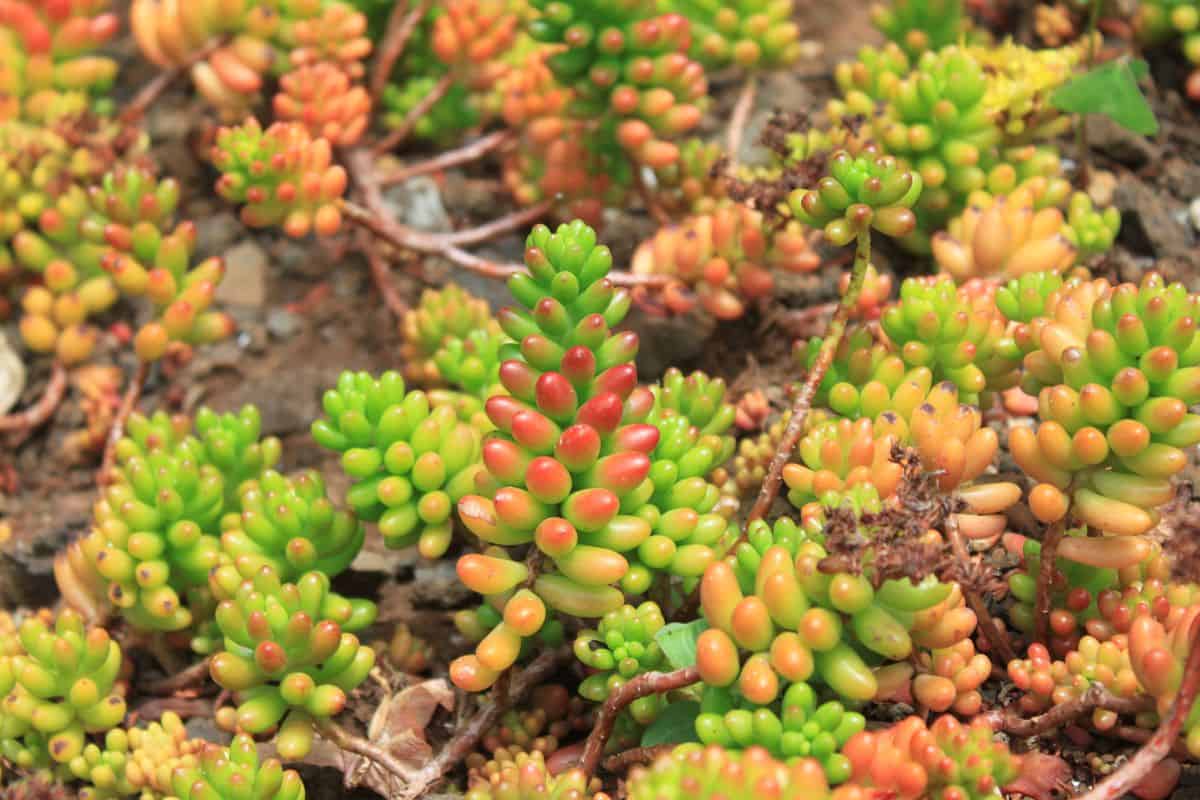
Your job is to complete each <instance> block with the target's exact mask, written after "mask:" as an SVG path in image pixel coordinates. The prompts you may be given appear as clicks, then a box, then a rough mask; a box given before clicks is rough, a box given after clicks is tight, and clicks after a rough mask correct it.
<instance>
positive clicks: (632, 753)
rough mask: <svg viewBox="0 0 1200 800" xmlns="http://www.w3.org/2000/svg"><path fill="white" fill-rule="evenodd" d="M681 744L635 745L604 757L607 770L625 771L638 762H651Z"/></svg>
mask: <svg viewBox="0 0 1200 800" xmlns="http://www.w3.org/2000/svg"><path fill="white" fill-rule="evenodd" d="M678 746H679V745H676V744H656V745H652V746H650V747H634V748H631V749H629V750H626V751H624V752H622V753H617V754H616V755H613V756H609V757H608V758H606V759H604V770H605V772H618V773H619V772H624V771H625V770H627V769H629V768H630V767H634V766H637V765H638V764H651V763H653V762H654V761H656V760H657V759H658V757H659V756H662V755H666V754H667V753H670V752H671V751H672V750H674V749H675V748H676V747H678Z"/></svg>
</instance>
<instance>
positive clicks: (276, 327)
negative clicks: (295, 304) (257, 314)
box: [267, 308, 304, 339]
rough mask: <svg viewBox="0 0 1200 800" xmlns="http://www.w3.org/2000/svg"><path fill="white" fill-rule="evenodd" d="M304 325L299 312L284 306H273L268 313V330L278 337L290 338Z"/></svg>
mask: <svg viewBox="0 0 1200 800" xmlns="http://www.w3.org/2000/svg"><path fill="white" fill-rule="evenodd" d="M303 327H304V319H303V318H302V317H301V316H300V315H299V314H293V313H292V312H291V311H288V310H287V309H283V308H273V309H271V311H269V312H268V313H267V332H268V333H270V334H271V335H272V336H274V337H275V338H276V339H290V338H292V337H293V336H295V335H296V334H297V333H299V332H300V329H301V328H303Z"/></svg>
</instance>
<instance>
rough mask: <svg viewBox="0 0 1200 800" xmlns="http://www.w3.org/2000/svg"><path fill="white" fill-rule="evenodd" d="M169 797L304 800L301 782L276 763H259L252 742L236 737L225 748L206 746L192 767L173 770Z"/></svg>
mask: <svg viewBox="0 0 1200 800" xmlns="http://www.w3.org/2000/svg"><path fill="white" fill-rule="evenodd" d="M169 791H170V792H171V795H172V796H174V797H177V798H179V800H205V798H210V797H237V796H239V795H240V794H241V793H248V794H249V795H250V796H252V797H256V798H263V799H264V800H304V782H303V781H302V780H301V779H300V774H299V773H298V772H296V771H294V770H290V769H289V770H284V768H283V765H282V764H280V762H279V760H278V759H274V758H272V759H268V760H266V761H262V760H260V759H259V756H258V748H257V746H256V745H255V743H254V740H253V739H252V738H250V737H249V736H246V735H244V734H241V735H238V736H235V737H234V738H233V741H232V742H230V743H229V746H228V747H220V746H218V745H215V744H212V743H209V742H206V743H205V744H204V749H203V751H202V752H201V753H200V755H199V757H198V758H197V759H196V763H195V764H194V765H187V766H183V767H178V768H176V769H175V770H174V771H173V772H172V773H171V776H170V789H169Z"/></svg>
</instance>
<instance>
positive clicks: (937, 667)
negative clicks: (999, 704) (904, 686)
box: [912, 639, 992, 717]
mask: <svg viewBox="0 0 1200 800" xmlns="http://www.w3.org/2000/svg"><path fill="white" fill-rule="evenodd" d="M991 674H992V660H991V659H990V658H988V657H987V656H986V655H984V654H983V653H979V652H976V650H975V643H974V642H972V641H971V640H970V639H964V640H962V641H960V642H957V643H955V644H953V645H951V646H949V647H940V648H934V649H932V650H929V651H927V652H922V653H920V654H919V655H918V658H917V675H916V676H915V677H914V678H913V681H912V695H913V697H914V698H915V699H916V700H917V702H918V703H920V704H921V706H923V707H924V708H927V709H929V710H930V711H935V712H939V713H940V712H942V711H948V710H951V709H952V710H953V711H954V713H955V714H962V715H963V716H965V717H973V716H975V715H976V714H978V713H979V712H980V711H982V710H983V696H982V695H981V694H980V692H979V687H980V686H982V685H983V683H984V681H986V680H987V679H988V678H989V677H991Z"/></svg>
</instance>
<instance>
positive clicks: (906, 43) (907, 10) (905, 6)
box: [871, 0, 972, 58]
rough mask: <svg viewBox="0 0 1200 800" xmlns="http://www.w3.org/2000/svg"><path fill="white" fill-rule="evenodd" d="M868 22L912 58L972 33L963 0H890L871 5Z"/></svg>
mask: <svg viewBox="0 0 1200 800" xmlns="http://www.w3.org/2000/svg"><path fill="white" fill-rule="evenodd" d="M871 22H872V23H874V25H875V27H876V28H878V29H879V30H880V31H881V32H882V33H883V35H884V36H886V37H887V38H888V39H890V40H891V41H893V42H895V43H896V44H897V45H899V46H900V47H902V48H904V52H905V53H907V54H908V55H909V56H910V57H912V58H919V57H920V56H921V54H922V53H924V52H926V51H928V50H940V49H942V48H943V47H945V46H946V45H952V44H958V43H959V41H960V39H962V38H963V35H964V34H966V33H969V32H972V26H971V19H970V17H968V16H967V15H966V13H965V12H964V9H963V3H962V0H892V2H890V3H887V4H877V5H875V6H873V7H872V8H871Z"/></svg>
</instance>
